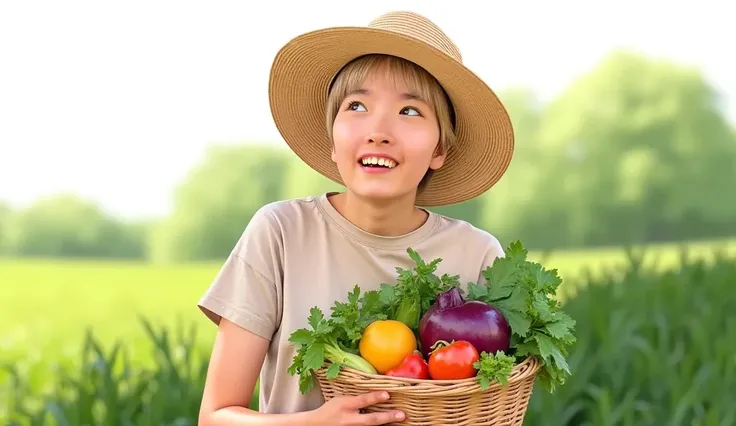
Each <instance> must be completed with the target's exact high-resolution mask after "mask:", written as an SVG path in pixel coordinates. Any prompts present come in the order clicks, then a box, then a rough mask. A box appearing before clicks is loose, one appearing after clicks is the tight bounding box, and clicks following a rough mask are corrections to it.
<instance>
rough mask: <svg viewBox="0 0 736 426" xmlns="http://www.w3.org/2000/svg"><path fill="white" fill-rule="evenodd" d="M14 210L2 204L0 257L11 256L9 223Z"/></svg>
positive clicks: (0, 203)
mask: <svg viewBox="0 0 736 426" xmlns="http://www.w3.org/2000/svg"><path fill="white" fill-rule="evenodd" d="M11 214H12V210H11V209H10V206H9V205H8V204H7V203H3V202H0V256H3V255H6V254H9V250H10V248H9V247H8V244H9V243H8V232H9V229H8V222H9V221H10V216H11Z"/></svg>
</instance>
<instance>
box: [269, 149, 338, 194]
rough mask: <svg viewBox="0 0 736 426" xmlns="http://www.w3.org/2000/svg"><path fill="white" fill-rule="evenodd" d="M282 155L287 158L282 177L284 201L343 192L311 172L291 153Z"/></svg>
mask: <svg viewBox="0 0 736 426" xmlns="http://www.w3.org/2000/svg"><path fill="white" fill-rule="evenodd" d="M284 155H285V156H286V157H287V160H286V161H287V164H288V167H287V172H286V176H284V193H283V198H284V199H288V198H298V197H307V196H310V195H317V194H321V193H324V192H342V191H344V190H345V187H344V186H342V185H340V184H338V183H336V182H333V181H331V180H330V179H327V178H326V177H324V176H322V175H321V174H319V173H317V172H316V171H314V170H312V168H310V167H309V166H307V165H306V164H305V163H304V162H303V161H302V160H301V159H299V157H297V156H296V154H293V153H292V152H291V151H287V152H286V153H285V154H284Z"/></svg>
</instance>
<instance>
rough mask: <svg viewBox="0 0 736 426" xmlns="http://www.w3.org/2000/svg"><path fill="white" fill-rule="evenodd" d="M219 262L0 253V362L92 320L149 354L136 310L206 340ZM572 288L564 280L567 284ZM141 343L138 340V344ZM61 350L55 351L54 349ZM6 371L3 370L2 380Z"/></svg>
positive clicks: (77, 338)
mask: <svg viewBox="0 0 736 426" xmlns="http://www.w3.org/2000/svg"><path fill="white" fill-rule="evenodd" d="M687 247H688V248H689V249H690V252H691V253H692V254H693V255H695V256H698V257H705V258H710V257H711V254H712V250H714V248H724V249H726V250H727V251H728V253H729V254H730V255H736V241H725V242H718V243H713V242H704V243H692V244H688V245H687ZM650 250H651V251H650V252H649V254H648V255H647V260H648V261H655V260H659V262H658V263H657V264H656V265H654V264H653V265H652V266H655V267H658V268H663V267H670V266H676V265H677V264H678V261H679V247H678V246H676V245H662V246H654V247H652V248H651V249H650ZM531 257H532V258H533V259H535V260H543V262H544V264H545V265H546V266H549V267H553V268H558V269H559V271H560V274H561V275H562V276H563V278H565V279H568V280H570V279H572V278H575V277H576V276H579V275H580V274H581V273H583V272H584V271H585V269H586V268H590V270H592V271H600V270H602V268H606V267H609V266H610V267H615V266H617V265H620V264H623V263H624V262H625V261H626V254H625V252H624V251H622V250H621V249H620V248H613V249H600V250H585V251H568V252H559V253H554V254H552V255H549V256H547V255H545V254H542V253H532V255H531ZM218 267H219V265H218V264H212V263H210V264H195V265H174V266H156V265H149V264H145V263H136V262H97V261H64V260H15V259H13V260H9V259H8V260H2V261H0V281H2V285H0V300H3V301H5V303H4V304H5V305H6V306H5V307H4V309H3V315H2V316H0V363H3V362H15V361H16V360H17V359H18V357H19V356H21V355H22V356H23V357H25V358H26V360H27V363H28V364H34V363H36V362H39V361H40V362H43V361H44V360H46V359H48V358H49V357H50V355H49V354H52V353H53V354H56V355H58V356H59V358H66V357H72V358H74V357H75V356H76V355H77V351H78V350H79V347H80V345H81V343H82V341H83V339H84V332H85V330H86V328H87V327H92V328H93V330H94V332H95V335H96V336H98V337H99V338H100V339H101V340H102V341H103V342H110V344H112V342H113V341H114V340H115V339H124V340H125V341H126V342H130V343H131V344H132V345H131V347H132V348H134V350H135V352H133V353H132V354H131V356H132V358H133V359H137V360H141V361H145V360H146V359H147V358H148V357H149V354H150V347H149V346H148V342H149V339H147V338H146V336H145V334H144V331H143V329H142V327H141V323H140V321H139V318H140V317H141V316H145V317H146V318H149V319H151V320H152V321H154V322H157V324H158V325H166V326H171V325H174V324H175V323H176V321H177V319H184V320H185V323H186V324H189V323H190V322H191V321H194V322H195V324H196V326H197V335H198V338H199V339H200V341H202V342H203V343H204V344H209V343H210V342H211V339H212V338H213V337H214V328H213V326H211V324H210V323H209V322H208V321H207V320H206V319H205V318H204V316H203V315H201V313H200V312H199V310H198V309H197V307H196V303H197V300H198V299H199V297H200V295H201V294H202V292H203V291H204V290H205V289H206V287H207V286H208V284H209V283H210V282H211V280H212V279H213V278H214V277H215V274H216V273H217V270H218ZM572 290H574V289H573V288H567V291H568V292H570V291H572ZM138 343H140V344H138ZM51 358H57V356H54V357H51ZM1 381H2V378H0V382H1Z"/></svg>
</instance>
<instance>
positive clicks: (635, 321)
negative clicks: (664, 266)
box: [525, 255, 736, 426]
mask: <svg viewBox="0 0 736 426" xmlns="http://www.w3.org/2000/svg"><path fill="white" fill-rule="evenodd" d="M682 265H683V266H681V267H680V268H678V269H676V270H673V271H669V272H666V273H656V272H652V271H651V270H649V269H646V268H643V267H642V261H641V258H640V257H639V256H633V255H632V257H631V258H630V266H629V268H628V269H624V270H622V271H621V272H623V274H622V275H621V276H613V275H611V274H602V275H601V276H598V277H591V280H590V282H589V283H588V285H586V286H585V287H584V289H582V290H580V291H579V292H578V294H577V295H576V296H575V298H573V299H571V300H570V301H569V302H568V303H567V304H566V305H565V310H566V311H567V312H568V313H570V315H571V316H572V317H573V318H576V319H577V320H578V322H577V325H576V331H575V332H576V335H577V337H578V342H577V343H576V345H575V346H574V348H573V350H572V351H571V354H570V356H569V358H568V360H569V364H570V368H571V370H572V376H571V377H570V378H569V379H568V381H567V383H566V384H565V385H564V386H562V387H561V388H560V389H559V391H558V392H556V393H554V394H552V395H548V394H546V393H545V392H535V393H534V396H533V397H532V403H531V406H530V410H529V413H528V415H527V421H526V423H525V424H528V425H537V424H540V425H541V424H544V425H545V426H562V425H580V424H585V425H590V426H597V425H601V426H603V425H606V426H609V425H637V426H647V425H652V426H655V425H657V426H659V425H703V426H710V425H713V426H720V425H730V424H735V423H736V406H734V404H733V398H734V395H736V374H734V373H736V359H735V358H734V348H736V319H735V318H734V316H733V312H734V310H736V293H735V292H734V283H735V282H736V261H734V260H733V259H725V258H724V259H721V260H717V261H716V262H713V264H712V265H708V264H706V263H704V262H701V261H685V260H683V264H682Z"/></svg>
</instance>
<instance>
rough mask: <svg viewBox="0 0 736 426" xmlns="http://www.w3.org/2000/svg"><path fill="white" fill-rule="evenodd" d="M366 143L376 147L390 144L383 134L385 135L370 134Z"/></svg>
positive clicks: (386, 136) (389, 139)
mask: <svg viewBox="0 0 736 426" xmlns="http://www.w3.org/2000/svg"><path fill="white" fill-rule="evenodd" d="M366 142H368V143H374V144H376V145H380V144H390V143H391V138H390V137H389V136H388V135H387V134H385V133H377V132H375V133H371V134H369V135H368V138H367V140H366Z"/></svg>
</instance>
